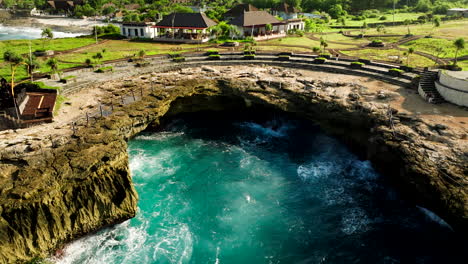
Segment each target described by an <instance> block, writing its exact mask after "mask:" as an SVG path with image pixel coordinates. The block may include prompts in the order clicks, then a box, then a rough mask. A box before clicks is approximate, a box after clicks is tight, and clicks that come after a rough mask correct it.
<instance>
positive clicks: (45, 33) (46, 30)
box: [41, 28, 54, 49]
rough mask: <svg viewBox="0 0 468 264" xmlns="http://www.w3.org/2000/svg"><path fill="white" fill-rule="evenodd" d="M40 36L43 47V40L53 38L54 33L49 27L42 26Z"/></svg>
mask: <svg viewBox="0 0 468 264" xmlns="http://www.w3.org/2000/svg"><path fill="white" fill-rule="evenodd" d="M41 38H42V48H43V49H44V48H45V47H44V46H45V42H46V41H47V40H51V39H53V38H54V33H53V32H52V30H51V29H50V28H44V29H43V30H42V33H41Z"/></svg>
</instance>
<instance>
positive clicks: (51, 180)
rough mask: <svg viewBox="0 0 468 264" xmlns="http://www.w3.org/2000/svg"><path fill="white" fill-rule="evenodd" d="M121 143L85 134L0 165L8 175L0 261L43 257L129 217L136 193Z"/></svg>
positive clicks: (1, 205) (0, 216) (1, 208)
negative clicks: (6, 169) (43, 150)
mask: <svg viewBox="0 0 468 264" xmlns="http://www.w3.org/2000/svg"><path fill="white" fill-rule="evenodd" d="M93 132H96V133H97V132H98V131H93ZM126 146H127V145H126V142H125V141H124V140H122V139H117V138H112V137H110V136H107V137H106V136H105V135H104V134H101V135H100V134H91V133H89V134H88V135H86V136H83V137H81V138H79V139H77V140H72V141H70V143H69V144H67V145H66V146H64V147H61V148H58V149H53V150H50V151H46V152H44V153H40V154H39V155H37V156H35V157H30V158H27V159H24V160H17V161H14V163H16V164H21V166H18V165H12V164H2V165H1V167H2V172H5V170H3V169H5V168H9V172H10V173H9V176H10V177H11V178H9V179H7V181H9V183H8V184H9V188H3V189H2V190H1V200H0V201H1V202H0V263H15V262H24V261H27V260H29V259H31V258H33V257H35V256H42V257H45V256H47V254H48V253H49V252H51V250H54V249H56V248H58V247H60V246H61V245H63V244H64V243H66V242H68V241H70V240H72V239H74V238H77V237H79V236H82V235H85V234H87V233H89V232H93V231H96V230H97V229H99V228H102V227H104V226H106V225H112V224H116V223H119V222H121V221H124V220H126V219H129V218H131V217H133V216H134V215H135V213H136V202H137V194H136V192H135V190H134V189H133V187H132V184H131V177H130V172H129V168H128V157H127V152H126ZM5 173H6V172H5ZM3 182H5V181H3Z"/></svg>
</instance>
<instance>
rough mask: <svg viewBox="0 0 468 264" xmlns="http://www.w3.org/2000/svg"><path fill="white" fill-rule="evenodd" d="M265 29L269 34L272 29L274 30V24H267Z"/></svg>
mask: <svg viewBox="0 0 468 264" xmlns="http://www.w3.org/2000/svg"><path fill="white" fill-rule="evenodd" d="M265 30H266V33H267V34H271V31H272V30H273V26H272V25H271V24H266V25H265Z"/></svg>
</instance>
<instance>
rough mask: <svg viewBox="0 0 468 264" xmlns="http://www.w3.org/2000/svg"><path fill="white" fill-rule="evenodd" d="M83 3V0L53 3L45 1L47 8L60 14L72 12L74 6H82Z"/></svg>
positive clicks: (65, 0)
mask: <svg viewBox="0 0 468 264" xmlns="http://www.w3.org/2000/svg"><path fill="white" fill-rule="evenodd" d="M83 3H84V1H83V0H53V1H47V4H49V6H50V7H51V8H52V9H54V10H56V11H62V12H69V11H72V10H73V9H74V8H75V6H77V5H82V4H83Z"/></svg>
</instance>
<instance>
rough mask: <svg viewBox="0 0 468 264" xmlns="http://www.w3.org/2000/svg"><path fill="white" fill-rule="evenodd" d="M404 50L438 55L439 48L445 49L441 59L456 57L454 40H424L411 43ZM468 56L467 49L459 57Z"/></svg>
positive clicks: (405, 45) (460, 52)
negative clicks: (411, 49)
mask: <svg viewBox="0 0 468 264" xmlns="http://www.w3.org/2000/svg"><path fill="white" fill-rule="evenodd" d="M402 47H404V48H410V47H412V48H414V49H415V50H416V51H421V52H425V53H429V54H432V55H435V56H436V55H437V53H438V52H437V48H441V49H443V53H442V54H440V55H439V57H441V58H454V57H455V52H456V49H455V46H454V45H453V41H452V40H448V39H438V38H422V39H418V40H414V41H410V42H408V43H405V44H404V45H402ZM465 55H468V49H467V48H465V49H463V50H460V51H459V52H458V56H460V57H461V56H465Z"/></svg>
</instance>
